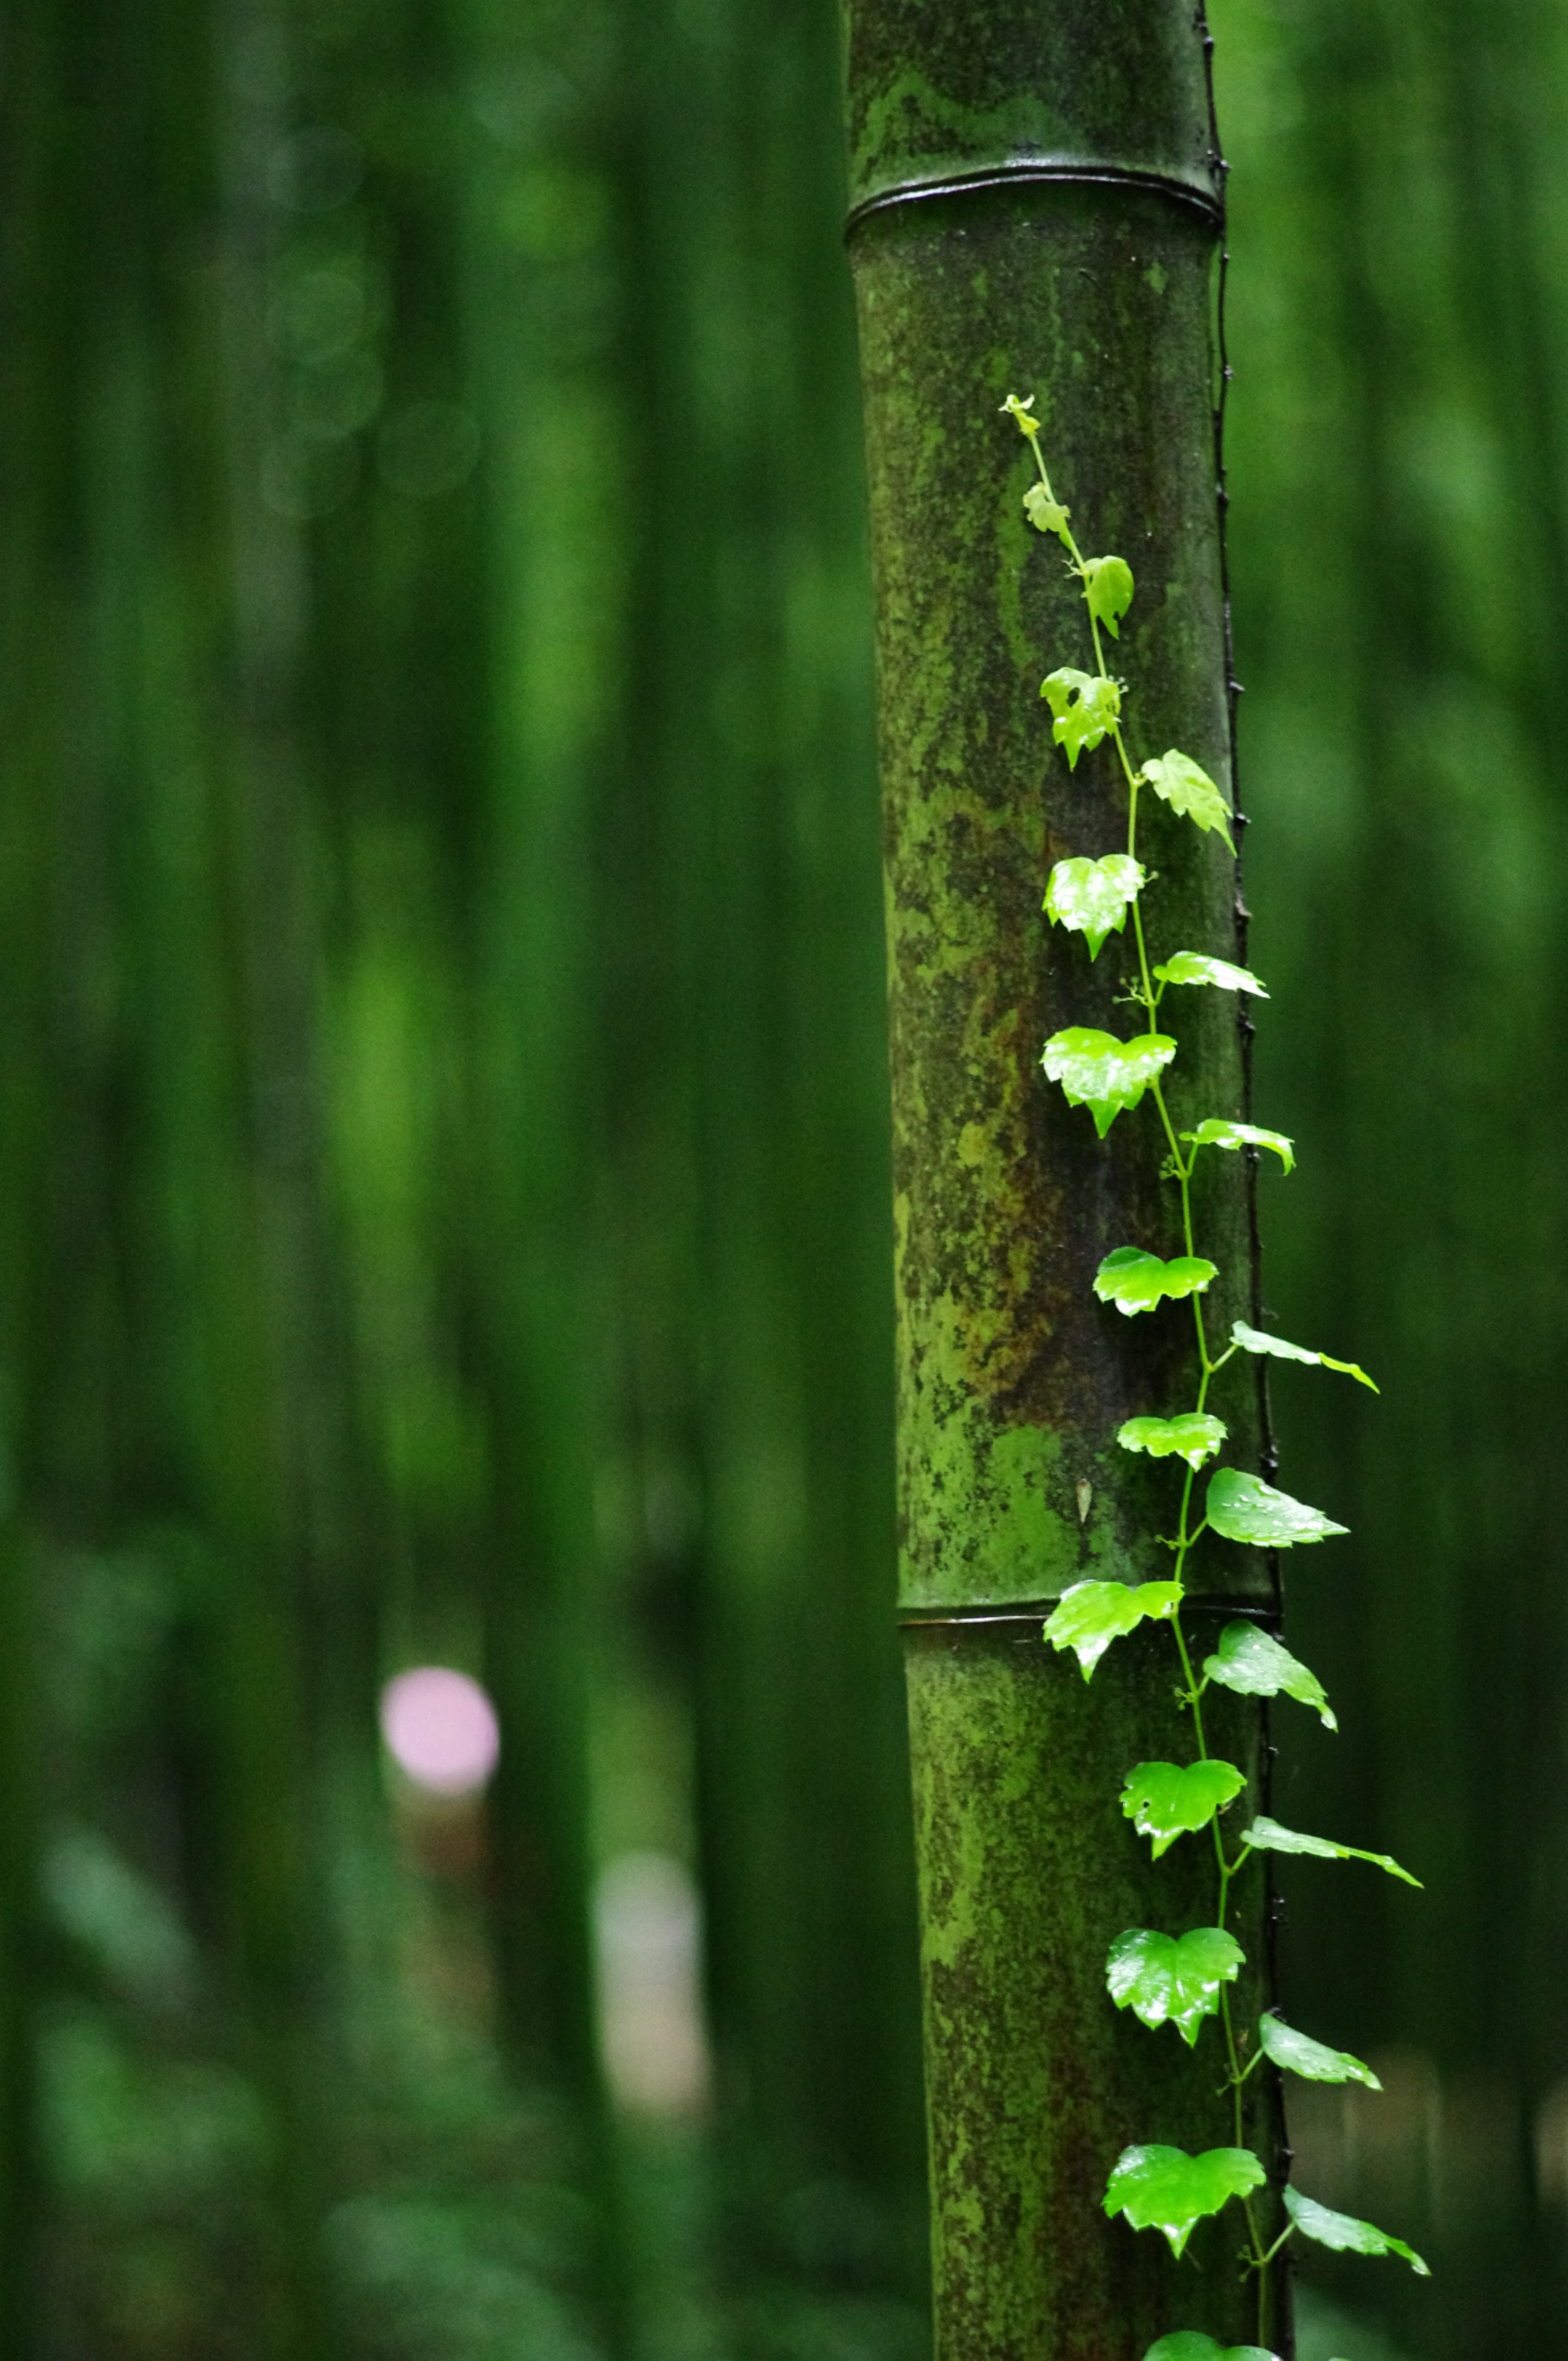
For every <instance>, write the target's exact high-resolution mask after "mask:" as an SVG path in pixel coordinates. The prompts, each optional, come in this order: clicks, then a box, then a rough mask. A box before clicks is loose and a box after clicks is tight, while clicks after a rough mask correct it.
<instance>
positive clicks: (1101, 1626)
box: [1045, 1582, 1181, 1680]
mask: <svg viewBox="0 0 1568 2361" xmlns="http://www.w3.org/2000/svg"><path fill="white" fill-rule="evenodd" d="M1180 1604H1181V1585H1180V1583H1179V1582H1140V1583H1137V1584H1129V1583H1125V1582H1075V1583H1074V1584H1073V1586H1072V1588H1071V1589H1070V1590H1064V1591H1063V1593H1062V1595H1061V1598H1060V1599H1059V1601H1058V1604H1057V1605H1056V1607H1055V1608H1053V1609H1052V1610H1051V1613H1050V1615H1049V1617H1048V1618H1047V1622H1046V1630H1045V1637H1046V1638H1047V1640H1048V1641H1049V1642H1050V1643H1051V1645H1052V1647H1053V1648H1058V1649H1059V1648H1070V1649H1071V1650H1072V1651H1073V1653H1074V1654H1075V1655H1076V1656H1077V1658H1078V1661H1079V1663H1080V1664H1081V1665H1082V1667H1083V1677H1084V1679H1085V1680H1088V1679H1089V1677H1090V1675H1091V1674H1092V1672H1093V1670H1094V1667H1095V1665H1096V1664H1098V1663H1099V1662H1100V1659H1101V1657H1102V1655H1103V1654H1104V1653H1105V1651H1106V1649H1107V1648H1108V1647H1109V1646H1110V1645H1111V1642H1112V1641H1113V1640H1123V1639H1125V1637H1126V1635H1127V1633H1128V1632H1129V1631H1136V1629H1137V1627H1138V1625H1139V1624H1140V1623H1142V1622H1143V1621H1144V1620H1145V1619H1146V1617H1148V1616H1151V1615H1152V1616H1154V1617H1155V1618H1156V1619H1157V1620H1158V1621H1160V1622H1165V1621H1167V1620H1168V1619H1169V1618H1170V1617H1171V1616H1172V1615H1174V1614H1175V1612H1176V1610H1177V1609H1178V1607H1179V1606H1180Z"/></svg>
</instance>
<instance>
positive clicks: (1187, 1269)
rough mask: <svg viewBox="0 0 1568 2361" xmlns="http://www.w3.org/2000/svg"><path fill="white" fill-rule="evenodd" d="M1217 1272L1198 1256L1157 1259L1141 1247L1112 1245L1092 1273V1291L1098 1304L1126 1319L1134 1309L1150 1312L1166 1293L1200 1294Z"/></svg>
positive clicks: (1210, 1264)
mask: <svg viewBox="0 0 1568 2361" xmlns="http://www.w3.org/2000/svg"><path fill="white" fill-rule="evenodd" d="M1219 1275H1220V1274H1219V1272H1218V1270H1217V1269H1216V1268H1215V1267H1214V1265H1213V1264H1212V1262H1205V1261H1204V1260H1203V1258H1202V1257H1201V1255H1178V1256H1176V1257H1175V1258H1174V1260H1173V1261H1170V1262H1161V1260H1160V1258H1159V1257H1158V1255H1152V1254H1146V1253H1145V1252H1144V1250H1143V1248H1142V1246H1113V1248H1112V1250H1111V1252H1110V1253H1109V1254H1108V1255H1107V1256H1106V1257H1105V1259H1104V1261H1103V1262H1102V1264H1101V1266H1100V1268H1099V1269H1098V1270H1097V1271H1096V1272H1095V1274H1094V1292H1095V1294H1096V1295H1097V1296H1098V1297H1099V1298H1100V1301H1101V1302H1102V1303H1113V1304H1114V1305H1115V1307H1116V1309H1117V1311H1118V1312H1125V1314H1126V1316H1127V1318H1128V1319H1129V1320H1130V1319H1131V1318H1132V1317H1133V1315H1134V1313H1135V1312H1152V1311H1153V1310H1154V1308H1155V1306H1156V1304H1157V1303H1159V1302H1161V1301H1163V1300H1164V1298H1165V1297H1166V1296H1170V1297H1171V1298H1172V1299H1173V1300H1179V1298H1180V1297H1182V1296H1184V1295H1201V1293H1202V1291H1203V1290H1204V1289H1205V1288H1206V1287H1207V1286H1208V1284H1209V1281H1210V1280H1211V1279H1218V1277H1219Z"/></svg>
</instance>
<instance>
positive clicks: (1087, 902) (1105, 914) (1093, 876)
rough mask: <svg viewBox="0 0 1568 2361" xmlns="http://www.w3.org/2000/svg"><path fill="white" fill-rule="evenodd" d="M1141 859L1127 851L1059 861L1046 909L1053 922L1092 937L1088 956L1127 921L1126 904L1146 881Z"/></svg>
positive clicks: (1095, 953)
mask: <svg viewBox="0 0 1568 2361" xmlns="http://www.w3.org/2000/svg"><path fill="white" fill-rule="evenodd" d="M1144 882H1145V881H1144V871H1143V868H1142V865H1141V863H1139V862H1136V861H1134V860H1133V859H1132V858H1131V857H1130V855H1129V854H1127V853H1125V852H1108V853H1107V854H1106V855H1105V858H1104V859H1103V860H1102V861H1084V860H1073V861H1058V862H1057V865H1056V867H1055V868H1054V869H1053V870H1052V872H1051V873H1050V876H1049V878H1048V880H1047V884H1046V899H1045V912H1046V916H1047V918H1049V919H1050V920H1051V922H1052V924H1053V925H1055V926H1061V927H1067V928H1069V929H1070V930H1071V932H1072V933H1073V934H1075V935H1085V936H1087V937H1088V939H1089V956H1090V958H1091V960H1093V959H1098V958H1099V956H1100V946H1101V944H1102V942H1103V941H1104V939H1105V938H1106V936H1107V935H1109V934H1112V933H1113V932H1119V931H1120V929H1121V928H1123V927H1124V926H1125V925H1126V923H1127V906H1128V904H1129V903H1132V902H1135V901H1136V900H1137V897H1138V893H1139V889H1140V888H1141V887H1142V885H1143V884H1144Z"/></svg>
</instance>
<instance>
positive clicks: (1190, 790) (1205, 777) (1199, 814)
mask: <svg viewBox="0 0 1568 2361" xmlns="http://www.w3.org/2000/svg"><path fill="white" fill-rule="evenodd" d="M1144 776H1145V778H1146V780H1147V781H1148V783H1149V785H1150V786H1151V787H1152V788H1153V789H1154V791H1155V793H1156V795H1157V796H1158V797H1159V799H1160V801H1161V803H1166V804H1168V805H1169V806H1170V808H1171V810H1172V811H1178V812H1183V813H1185V815H1186V817H1187V818H1189V819H1190V820H1196V822H1197V824H1198V826H1199V827H1200V828H1201V829H1211V828H1212V829H1217V830H1218V832H1219V834H1220V835H1221V836H1223V838H1224V840H1225V842H1226V844H1227V845H1230V849H1231V851H1233V852H1234V851H1235V849H1236V848H1235V846H1234V844H1231V807H1230V806H1229V804H1228V803H1227V802H1226V801H1225V798H1224V796H1223V795H1222V794H1221V793H1220V790H1219V788H1218V787H1217V786H1216V785H1214V782H1213V780H1212V778H1211V777H1210V776H1209V774H1208V772H1207V771H1204V770H1201V769H1200V768H1199V766H1198V764H1197V763H1195V762H1194V761H1193V760H1192V757H1191V755H1190V754H1179V753H1178V752H1177V751H1176V749H1175V747H1174V746H1172V747H1171V748H1170V749H1169V751H1168V752H1167V753H1164V754H1161V755H1158V756H1157V758H1156V759H1155V760H1154V761H1153V762H1152V763H1145V764H1144Z"/></svg>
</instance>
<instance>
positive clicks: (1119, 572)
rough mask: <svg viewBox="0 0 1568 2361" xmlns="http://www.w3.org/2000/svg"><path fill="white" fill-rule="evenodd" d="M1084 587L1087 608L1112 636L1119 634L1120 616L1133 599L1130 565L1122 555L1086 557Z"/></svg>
mask: <svg viewBox="0 0 1568 2361" xmlns="http://www.w3.org/2000/svg"><path fill="white" fill-rule="evenodd" d="M1083 590H1084V596H1085V598H1087V599H1088V601H1089V611H1090V613H1091V615H1092V616H1093V618H1094V620H1095V621H1096V622H1097V623H1103V624H1104V626H1105V629H1106V630H1107V631H1109V632H1110V634H1111V637H1112V638H1113V640H1119V639H1120V638H1121V636H1122V618H1123V616H1124V614H1125V613H1126V611H1127V609H1128V608H1129V607H1130V606H1131V605H1132V603H1133V569H1132V567H1131V566H1129V565H1128V563H1127V561H1126V559H1125V558H1124V557H1086V558H1085V559H1084V561H1083Z"/></svg>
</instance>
